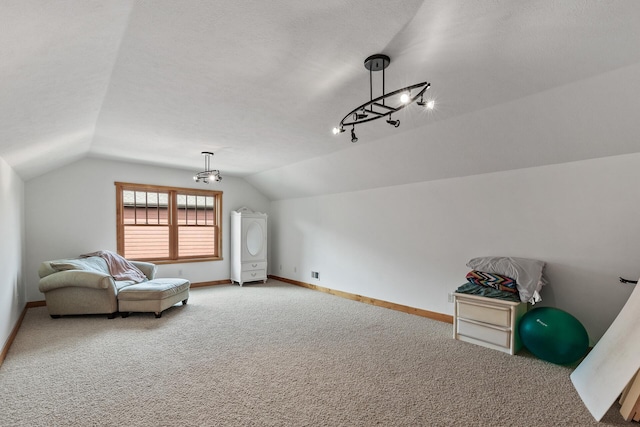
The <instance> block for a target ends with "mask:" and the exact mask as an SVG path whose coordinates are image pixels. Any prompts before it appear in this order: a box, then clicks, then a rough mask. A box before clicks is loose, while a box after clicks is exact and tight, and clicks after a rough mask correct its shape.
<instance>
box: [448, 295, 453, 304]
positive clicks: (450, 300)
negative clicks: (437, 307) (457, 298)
mask: <svg viewBox="0 0 640 427" xmlns="http://www.w3.org/2000/svg"><path fill="white" fill-rule="evenodd" d="M447 301H449V302H451V303H452V302H453V294H452V293H448V294H447Z"/></svg>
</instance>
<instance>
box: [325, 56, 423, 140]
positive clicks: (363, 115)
mask: <svg viewBox="0 0 640 427" xmlns="http://www.w3.org/2000/svg"><path fill="white" fill-rule="evenodd" d="M390 63H391V58H389V56H387V55H384V54H381V53H378V54H375V55H371V56H369V57H368V58H367V59H365V60H364V67H365V68H366V69H367V70H369V92H370V98H369V101H368V102H365V103H364V104H362V105H360V106H359V107H357V108H354V109H353V110H351V111H350V112H349V113H348V114H347V115H345V116H344V118H343V119H342V120H341V121H340V125H339V126H337V127H335V128H333V134H334V135H337V134H339V133H342V132H344V128H345V126H353V128H352V129H351V142H356V141H358V138H357V137H356V136H355V125H359V124H362V123H366V122H370V121H373V120H377V119H381V118H383V117H388V119H387V123H389V124H390V125H392V126H393V127H398V126H400V120H392V119H391V114H393V113H395V112H398V111H400V110H402V109H403V108H404V107H406V106H407V105H410V104H412V103H414V102H416V104H417V105H419V106H421V107H425V108H427V109H429V110H432V109H433V108H434V106H435V103H434V101H433V100H428V101H427V102H425V100H424V93H425V92H426V91H427V89H429V88H430V87H431V83H428V82H422V83H417V84H414V85H411V86H407V87H403V88H402V89H398V90H394V91H393V92H389V93H385V87H384V85H385V75H384V70H385V68H387V67H388V66H389V64H390ZM374 71H382V95H381V96H378V97H377V98H374V97H373V77H372V76H373V72H374ZM412 92H414V93H415V94H414V95H412ZM418 99H420V100H419V101H417V100H418Z"/></svg>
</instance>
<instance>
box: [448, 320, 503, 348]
mask: <svg viewBox="0 0 640 427" xmlns="http://www.w3.org/2000/svg"><path fill="white" fill-rule="evenodd" d="M457 326H458V334H459V335H463V336H467V337H470V338H475V339H477V340H480V341H484V342H487V343H490V344H494V345H498V346H500V347H505V348H510V347H511V331H509V330H505V329H501V328H493V327H491V326H487V325H481V324H479V323H475V322H467V321H465V320H463V319H458V325H457Z"/></svg>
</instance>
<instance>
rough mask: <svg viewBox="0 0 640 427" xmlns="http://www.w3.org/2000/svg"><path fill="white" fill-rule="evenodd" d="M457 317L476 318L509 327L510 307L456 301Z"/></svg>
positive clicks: (479, 320)
mask: <svg viewBox="0 0 640 427" xmlns="http://www.w3.org/2000/svg"><path fill="white" fill-rule="evenodd" d="M457 304H458V317H460V318H465V319H469V320H476V321H478V322H484V323H488V324H491V325H496V326H504V327H509V326H510V323H511V309H510V308H509V307H492V306H490V305H487V304H476V303H474V302H468V301H457Z"/></svg>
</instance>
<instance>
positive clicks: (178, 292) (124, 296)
mask: <svg viewBox="0 0 640 427" xmlns="http://www.w3.org/2000/svg"><path fill="white" fill-rule="evenodd" d="M190 286H191V283H190V282H189V281H188V280H186V279H164V278H163V279H153V280H149V281H147V282H142V283H136V284H133V285H129V286H125V287H123V288H121V289H120V291H119V292H118V311H120V313H122V317H127V316H128V315H129V313H130V312H132V311H135V312H145V313H148V312H153V313H155V315H156V317H160V316H162V312H163V311H164V310H166V309H167V308H169V307H171V306H172V305H174V304H176V303H177V302H179V301H182V305H186V304H187V300H188V299H189V287H190Z"/></svg>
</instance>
